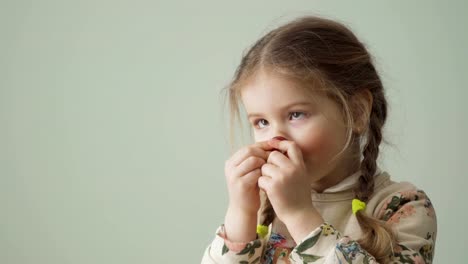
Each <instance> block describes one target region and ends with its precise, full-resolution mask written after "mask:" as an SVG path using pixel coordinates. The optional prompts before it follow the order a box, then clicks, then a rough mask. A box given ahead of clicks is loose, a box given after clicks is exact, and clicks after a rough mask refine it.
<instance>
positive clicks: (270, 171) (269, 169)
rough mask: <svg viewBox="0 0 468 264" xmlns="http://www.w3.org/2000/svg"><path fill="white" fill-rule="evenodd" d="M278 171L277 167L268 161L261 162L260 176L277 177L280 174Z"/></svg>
mask: <svg viewBox="0 0 468 264" xmlns="http://www.w3.org/2000/svg"><path fill="white" fill-rule="evenodd" d="M279 172H280V171H279V167H278V166H276V165H273V164H270V163H265V164H263V165H262V168H261V173H262V176H266V177H270V178H272V179H275V178H276V179H277V178H278V177H279V176H280V173H279Z"/></svg>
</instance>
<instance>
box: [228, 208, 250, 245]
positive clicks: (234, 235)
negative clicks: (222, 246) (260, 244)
mask: <svg viewBox="0 0 468 264" xmlns="http://www.w3.org/2000/svg"><path fill="white" fill-rule="evenodd" d="M224 228H225V235H226V239H228V240H230V241H232V242H250V241H253V240H255V239H256V238H257V230H256V229H257V214H256V213H255V214H252V213H248V212H245V211H244V210H240V209H237V208H228V210H227V212H226V216H225V219H224Z"/></svg>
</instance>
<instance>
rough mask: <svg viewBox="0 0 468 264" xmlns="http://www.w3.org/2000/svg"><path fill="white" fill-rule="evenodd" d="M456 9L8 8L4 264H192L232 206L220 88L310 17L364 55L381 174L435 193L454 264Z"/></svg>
mask: <svg viewBox="0 0 468 264" xmlns="http://www.w3.org/2000/svg"><path fill="white" fill-rule="evenodd" d="M467 6H468V5H467V4H466V2H464V1H391V2H390V1H386V2H384V1H379V2H378V1H370V0H369V1H311V0H309V1H230V2H228V1H224V2H222V1H214V0H213V1H185V2H183V1H140V0H137V1H129V0H128V1H102V0H92V1H91V0H87V1H66V0H65V1H58V0H57V1H51V0H44V1H33V0H30V1H21V0H19V1H14V0H11V1H8V0H1V1H0V263H2V264H3V263H4V264H33V263H34V264H37V263H40V264H42V263H44V264H46V263H47V264H64V263H67V264H85V263H86V264H91V263H96V264H97V263H112V264H123V263H128V264H130V263H199V262H200V260H201V257H202V254H203V251H204V249H205V247H206V246H207V245H208V243H210V242H211V240H212V238H213V237H214V232H215V229H216V227H217V226H218V225H219V224H221V223H222V222H223V219H224V214H225V209H226V205H227V193H226V186H225V181H224V161H225V160H226V159H228V158H229V144H228V129H227V124H228V122H227V120H228V114H227V112H225V111H224V109H223V99H222V97H221V96H220V91H221V89H222V88H223V87H224V86H225V85H226V84H227V83H228V82H229V80H230V79H231V77H232V76H233V73H234V70H235V68H236V67H237V64H238V63H239V61H240V58H241V54H242V52H243V51H244V50H245V49H247V47H248V46H249V45H251V44H252V43H253V42H254V41H255V40H256V39H258V38H259V37H261V36H262V35H263V34H264V33H266V32H267V31H268V30H270V29H272V28H274V27H275V26H276V25H279V24H282V23H283V22H287V21H289V20H291V19H293V18H295V17H297V16H301V15H307V14H315V15H321V16H325V17H328V18H334V19H338V20H339V21H342V22H345V23H347V24H348V25H349V26H350V27H351V29H353V30H354V32H355V33H356V34H357V35H358V37H360V38H361V40H362V41H363V42H365V43H366V45H367V46H368V48H369V50H370V51H371V53H372V54H373V55H374V57H375V59H376V65H377V67H378V69H379V72H380V74H381V76H382V79H383V81H384V85H385V88H386V93H387V96H388V100H389V103H390V111H389V119H388V123H387V125H386V127H385V131H384V133H385V134H384V136H385V137H386V138H387V139H388V140H389V141H390V142H392V143H393V144H394V146H390V145H384V146H382V154H381V156H380V160H379V161H380V164H381V167H382V168H383V169H385V170H387V171H388V172H390V174H391V175H392V176H393V177H394V179H395V180H398V181H402V180H406V181H410V182H413V183H414V184H416V185H417V186H418V187H420V188H421V189H423V190H425V191H426V192H427V193H428V195H429V196H430V197H431V199H432V202H433V204H434V205H435V209H436V212H437V217H438V228H439V230H438V231H439V232H438V239H437V246H436V252H435V263H461V262H462V259H463V258H464V256H465V254H466V252H465V251H466V242H465V241H466V237H467V236H468V233H467V231H466V230H467V229H466V227H465V226H463V223H464V220H465V219H466V218H467V206H466V203H465V201H464V200H465V199H466V195H465V191H466V183H467V181H466V176H468V175H467V173H466V170H464V169H462V163H463V162H465V163H466V162H467V161H468V160H467V159H466V154H465V152H466V149H467V147H468V146H467V140H466V135H468V129H467V128H468V125H467V118H466V112H467V111H466V110H467V109H466V106H464V105H463V103H464V102H465V100H466V98H467V96H468V93H467V90H466V83H467V82H468V79H467V72H468V67H467V66H466V65H467V64H466V62H467V60H468V56H467V50H466V49H467V47H468V35H467V33H466V32H467V31H466V25H468V16H467ZM462 89H463V90H462Z"/></svg>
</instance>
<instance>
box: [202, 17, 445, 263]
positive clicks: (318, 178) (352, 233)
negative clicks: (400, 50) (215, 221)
mask: <svg viewBox="0 0 468 264" xmlns="http://www.w3.org/2000/svg"><path fill="white" fill-rule="evenodd" d="M228 88H229V89H228V93H229V99H230V103H231V110H232V117H233V118H231V120H234V118H236V117H237V118H239V107H238V104H239V102H241V103H242V104H243V106H244V108H245V112H246V113H247V117H248V120H249V123H250V124H251V127H252V131H253V134H254V138H255V142H256V143H254V144H251V145H249V146H245V147H243V148H241V149H240V150H239V151H237V152H236V153H235V154H234V155H232V157H230V159H229V160H227V161H226V163H225V176H226V180H227V187H228V192H229V206H228V209H227V213H226V217H225V222H224V224H223V225H221V226H220V227H219V228H218V230H217V231H216V236H215V238H214V240H213V242H212V243H211V245H209V246H208V247H207V249H206V251H205V254H204V256H203V260H202V263H312V262H314V263H431V262H432V259H433V255H434V245H435V239H436V231H437V224H436V216H435V213H434V208H433V207H432V204H431V201H430V200H429V198H428V197H427V196H426V194H425V193H424V192H423V191H422V190H419V189H418V188H417V187H415V186H414V185H412V184H410V183H408V182H402V183H398V182H394V181H392V180H391V179H390V176H389V174H388V173H387V172H385V171H381V170H380V169H379V167H378V166H377V164H376V161H377V157H378V155H379V145H380V143H381V141H382V128H383V126H384V123H385V120H386V118H387V101H386V99H385V96H384V90H383V87H382V82H381V80H380V78H379V76H378V74H377V71H376V69H375V67H374V65H373V63H372V59H371V56H370V55H369V53H368V52H367V50H366V48H365V47H364V45H363V44H362V43H361V42H360V41H359V40H358V39H357V38H356V36H355V35H354V34H353V33H352V32H351V31H350V30H349V29H348V28H346V27H345V26H344V25H342V24H340V23H337V22H335V21H331V20H328V19H323V18H318V17H310V16H307V17H302V18H299V19H296V20H294V21H292V22H290V23H288V24H286V25H283V26H281V27H279V28H277V29H274V30H272V31H271V32H269V33H268V34H266V35H265V36H264V37H262V38H261V39H260V40H258V41H257V42H256V43H255V44H254V45H253V46H252V48H251V49H250V50H249V51H248V52H247V53H246V54H245V56H244V57H243V58H242V61H241V63H240V65H239V67H238V69H237V71H236V73H235V76H234V79H233V81H232V83H231V84H230V85H229V87H228ZM257 216H258V217H257ZM257 224H258V225H257Z"/></svg>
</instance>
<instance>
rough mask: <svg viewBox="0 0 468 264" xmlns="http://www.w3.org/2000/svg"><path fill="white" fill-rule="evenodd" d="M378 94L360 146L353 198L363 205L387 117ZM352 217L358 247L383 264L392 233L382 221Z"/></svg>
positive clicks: (368, 194) (370, 190) (389, 251)
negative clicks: (357, 229)
mask: <svg viewBox="0 0 468 264" xmlns="http://www.w3.org/2000/svg"><path fill="white" fill-rule="evenodd" d="M379 95H380V94H377V95H376V98H375V99H377V100H375V101H374V105H373V107H372V111H371V115H370V122H369V130H368V133H367V144H366V146H365V147H364V150H363V156H364V157H363V160H362V162H361V172H362V175H361V177H359V185H358V186H357V188H356V190H355V192H356V197H357V198H358V199H359V200H361V201H363V202H368V201H369V198H370V197H371V196H372V194H373V193H374V174H375V172H376V170H377V158H378V155H379V145H380V142H381V141H382V126H383V124H384V122H385V119H386V117H387V112H386V111H387V110H386V102H385V99H383V97H379ZM356 217H357V219H358V222H359V225H360V226H361V229H362V231H363V236H362V237H361V239H360V240H359V243H360V245H361V246H362V247H363V248H364V249H366V250H367V251H368V252H369V253H371V254H372V255H373V256H374V257H375V258H376V259H377V261H378V262H379V263H384V261H385V259H386V258H387V257H388V256H390V255H391V254H392V248H393V244H395V235H394V234H393V232H392V230H391V229H390V228H389V227H388V226H386V225H385V222H383V221H380V220H378V219H375V218H373V217H372V216H368V215H366V214H365V213H364V212H363V211H359V212H357V213H356Z"/></svg>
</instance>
